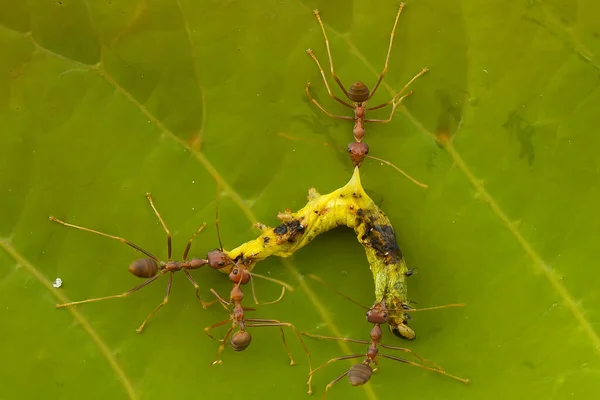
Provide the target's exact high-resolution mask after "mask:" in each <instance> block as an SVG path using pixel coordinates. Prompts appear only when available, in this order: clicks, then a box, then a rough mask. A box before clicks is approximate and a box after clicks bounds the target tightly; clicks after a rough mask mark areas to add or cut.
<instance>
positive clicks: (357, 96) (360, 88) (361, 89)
mask: <svg viewBox="0 0 600 400" xmlns="http://www.w3.org/2000/svg"><path fill="white" fill-rule="evenodd" d="M348 98H349V99H350V100H352V101H353V102H355V103H362V102H365V101H367V100H369V88H368V87H367V85H365V84H364V83H362V82H361V81H356V82H354V83H353V84H352V85H350V89H348Z"/></svg>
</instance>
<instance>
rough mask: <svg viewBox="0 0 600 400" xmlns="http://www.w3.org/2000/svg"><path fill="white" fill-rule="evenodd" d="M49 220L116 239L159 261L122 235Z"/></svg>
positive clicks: (51, 219)
mask: <svg viewBox="0 0 600 400" xmlns="http://www.w3.org/2000/svg"><path fill="white" fill-rule="evenodd" d="M50 221H54V222H58V223H59V224H61V225H64V226H68V227H70V228H75V229H79V230H81V231H86V232H90V233H95V234H96V235H100V236H104V237H107V238H109V239H114V240H118V241H119V242H121V243H125V244H126V245H127V246H130V247H133V248H134V249H136V250H137V251H140V252H142V253H144V254H145V255H147V256H148V257H150V258H151V259H153V260H154V261H156V262H157V263H160V260H159V259H158V258H157V257H156V256H153V255H152V254H150V253H149V252H147V251H146V250H144V249H142V248H141V247H140V246H138V245H136V244H134V243H131V242H130V241H128V240H126V239H123V238H122V237H119V236H113V235H109V234H108V233H103V232H99V231H95V230H93V229H89V228H85V227H83V226H79V225H73V224H69V223H67V222H64V221H61V220H60V219H58V218H54V217H53V216H50Z"/></svg>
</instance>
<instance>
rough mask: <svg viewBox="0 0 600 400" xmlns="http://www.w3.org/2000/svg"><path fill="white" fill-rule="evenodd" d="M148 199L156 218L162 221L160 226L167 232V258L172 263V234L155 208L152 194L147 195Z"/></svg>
mask: <svg viewBox="0 0 600 400" xmlns="http://www.w3.org/2000/svg"><path fill="white" fill-rule="evenodd" d="M146 198H147V199H148V201H149V202H150V205H151V206H152V209H153V210H154V214H156V216H157V217H158V220H159V221H160V224H161V225H162V227H163V229H164V230H165V232H167V256H168V257H167V259H168V260H169V261H172V260H171V232H170V231H169V228H167V224H165V221H163V219H162V217H161V216H160V214H159V213H158V210H157V209H156V207H155V206H154V202H153V201H152V196H150V193H146Z"/></svg>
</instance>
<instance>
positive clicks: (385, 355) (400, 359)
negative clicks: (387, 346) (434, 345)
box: [379, 354, 471, 383]
mask: <svg viewBox="0 0 600 400" xmlns="http://www.w3.org/2000/svg"><path fill="white" fill-rule="evenodd" d="M379 355H380V356H382V357H385V358H388V359H390V360H394V361H400V362H402V363H405V364H409V365H412V366H414V367H419V368H422V369H425V370H428V371H432V372H437V373H438V374H442V375H445V376H447V377H449V378H452V379H456V380H457V381H460V382H462V383H469V382H471V381H470V380H469V379H465V378H460V377H458V376H454V375H452V374H449V373H447V372H446V371H444V370H443V369H435V368H430V367H427V366H425V365H421V364H418V363H416V362H412V361H408V360H405V359H403V358H400V357H394V356H391V355H389V354H379Z"/></svg>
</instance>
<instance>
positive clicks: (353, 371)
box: [348, 364, 373, 386]
mask: <svg viewBox="0 0 600 400" xmlns="http://www.w3.org/2000/svg"><path fill="white" fill-rule="evenodd" d="M371 375H373V368H371V366H370V365H369V364H355V365H353V366H352V368H350V371H348V380H349V381H350V384H351V385H352V386H361V385H364V384H365V383H367V382H369V380H370V379H371Z"/></svg>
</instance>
